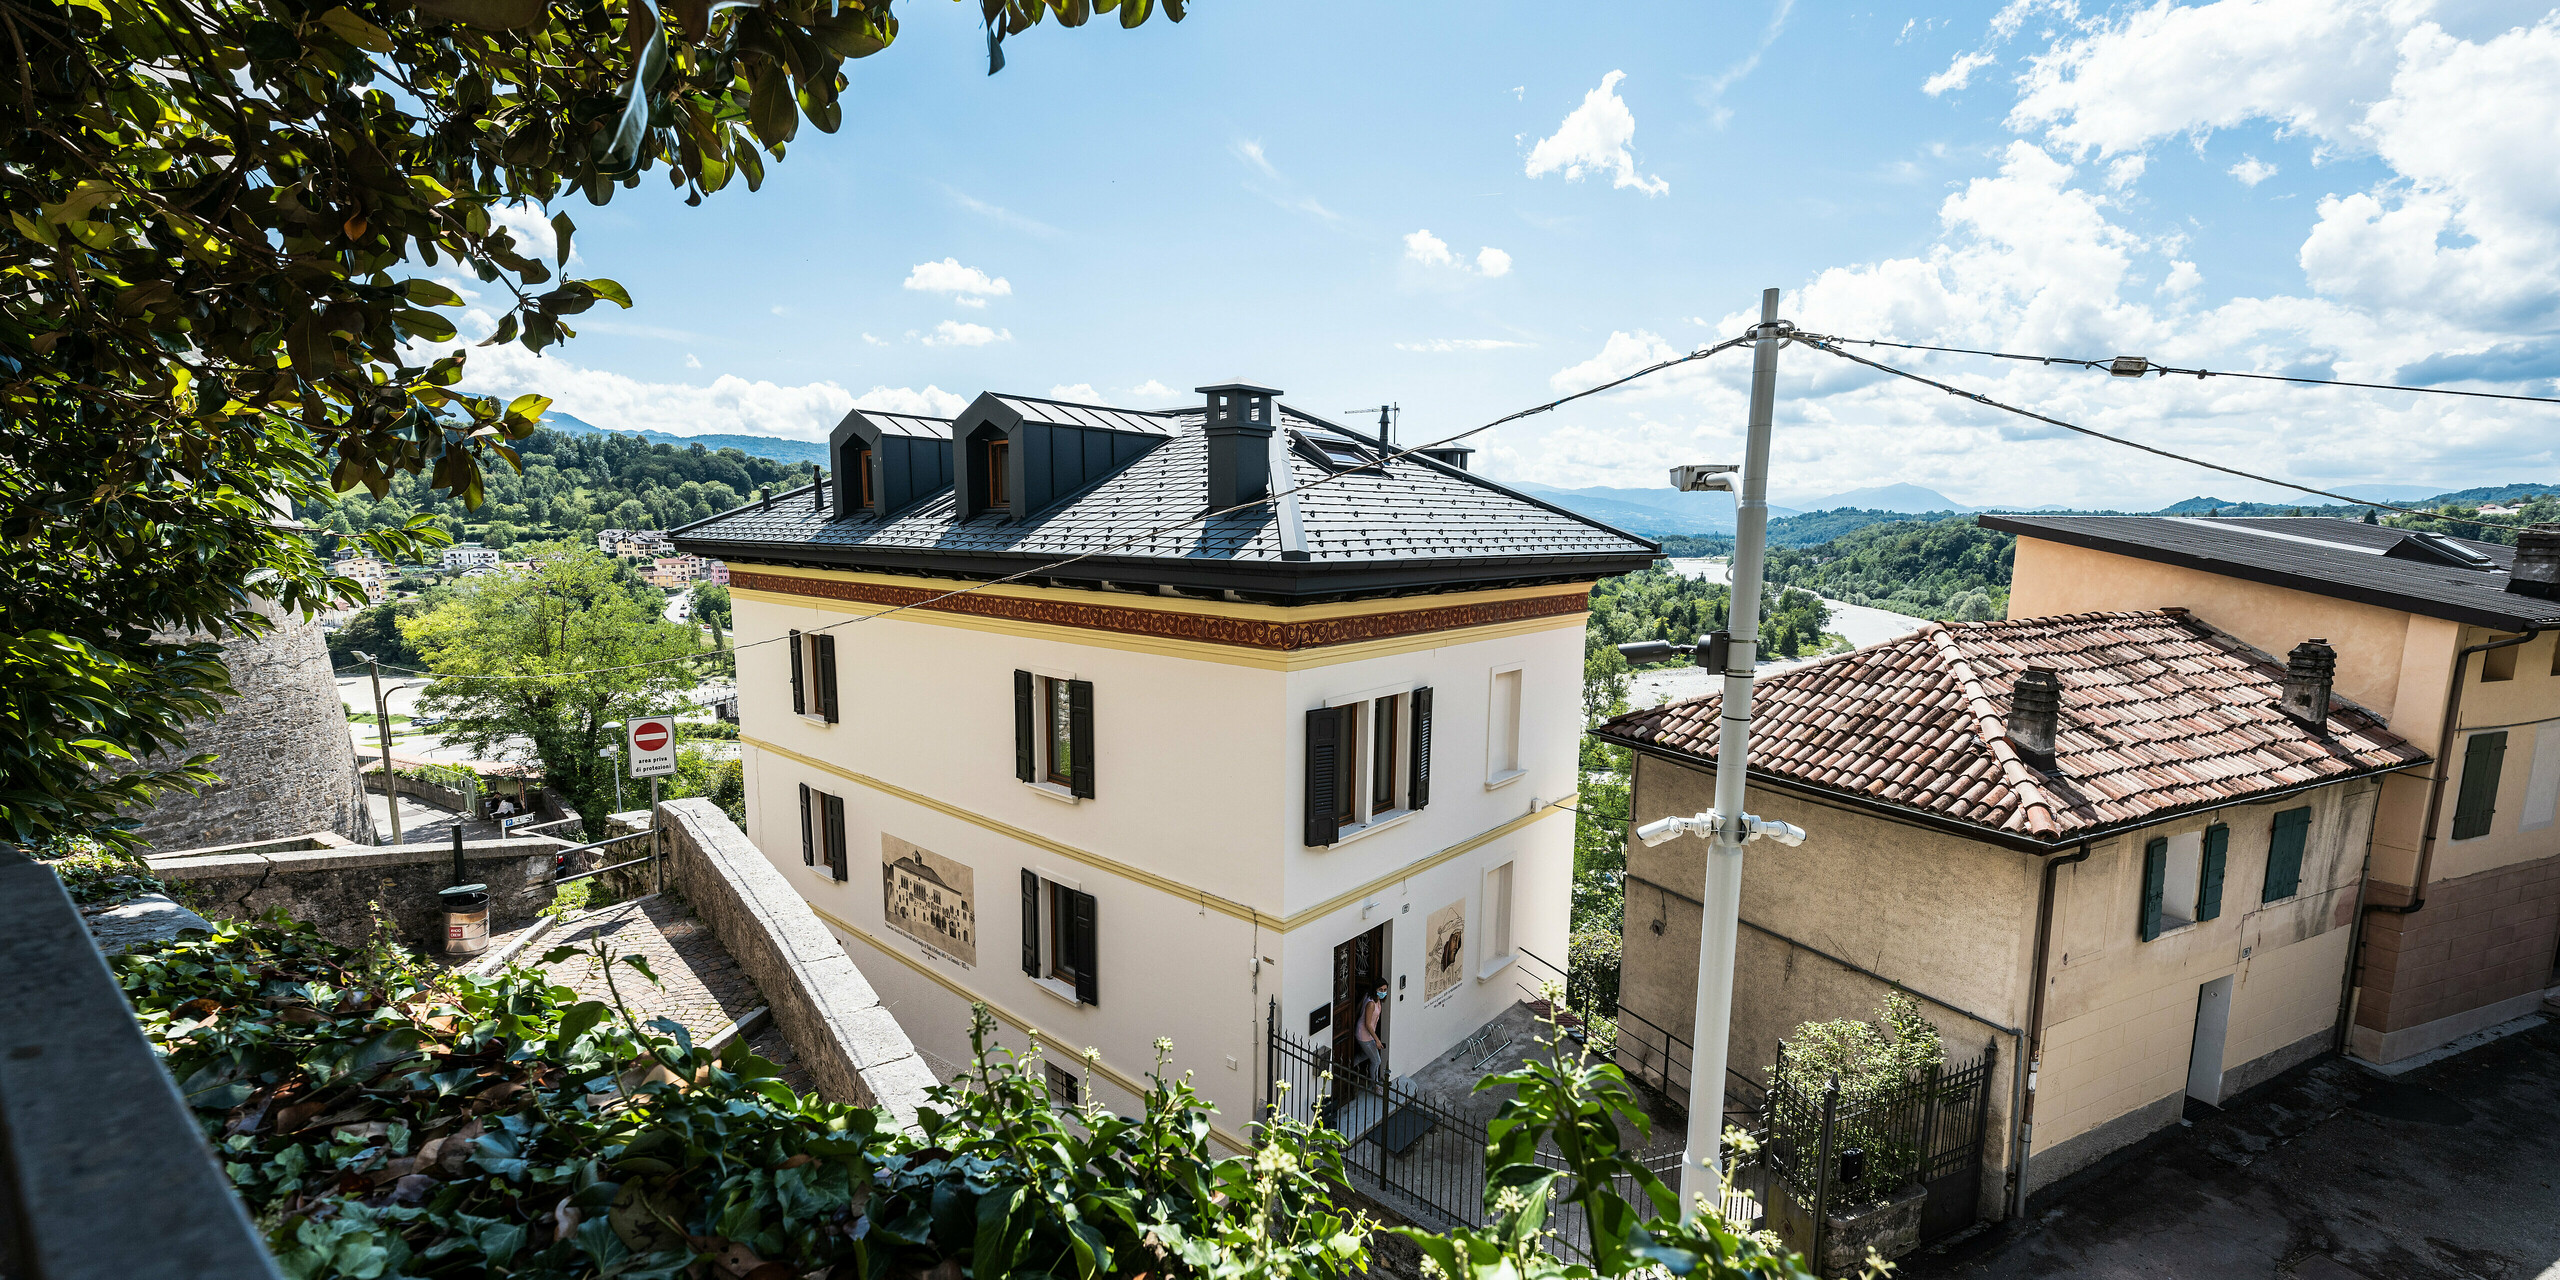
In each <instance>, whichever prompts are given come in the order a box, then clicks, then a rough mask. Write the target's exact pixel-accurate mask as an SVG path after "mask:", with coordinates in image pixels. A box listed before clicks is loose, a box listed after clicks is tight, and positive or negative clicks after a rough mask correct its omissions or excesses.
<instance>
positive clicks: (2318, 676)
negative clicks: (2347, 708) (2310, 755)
mask: <svg viewBox="0 0 2560 1280" xmlns="http://www.w3.org/2000/svg"><path fill="white" fill-rule="evenodd" d="M2337 674H2338V651H2337V650H2335V649H2332V648H2330V647H2329V642H2328V641H2326V640H2321V639H2316V638H2315V639H2310V640H2305V641H2303V642H2302V643H2300V644H2298V645H2295V646H2294V647H2293V652H2292V653H2290V654H2287V655H2285V662H2284V692H2283V693H2281V694H2279V695H2277V697H2276V708H2277V709H2278V710H2280V711H2282V712H2284V713H2285V714H2286V715H2289V716H2291V717H2293V718H2294V719H2296V720H2299V721H2301V722H2302V723H2304V724H2307V725H2309V726H2311V727H2312V728H2314V729H2318V728H2321V727H2323V726H2325V725H2327V724H2328V723H2329V685H2330V682H2331V681H2332V680H2334V679H2335V678H2336V677H2337Z"/></svg>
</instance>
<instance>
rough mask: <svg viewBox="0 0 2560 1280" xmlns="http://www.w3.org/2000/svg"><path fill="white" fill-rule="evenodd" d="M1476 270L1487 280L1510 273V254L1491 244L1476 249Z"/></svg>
mask: <svg viewBox="0 0 2560 1280" xmlns="http://www.w3.org/2000/svg"><path fill="white" fill-rule="evenodd" d="M1476 270H1477V271H1479V272H1482V273H1483V274H1484V278H1485V279H1487V280H1491V279H1494V278H1496V277H1499V276H1507V275H1510V274H1511V255H1510V254H1507V253H1504V252H1503V251H1502V250H1500V249H1496V248H1494V247H1493V246H1491V245H1487V246H1485V247H1484V248H1481V249H1478V250H1476Z"/></svg>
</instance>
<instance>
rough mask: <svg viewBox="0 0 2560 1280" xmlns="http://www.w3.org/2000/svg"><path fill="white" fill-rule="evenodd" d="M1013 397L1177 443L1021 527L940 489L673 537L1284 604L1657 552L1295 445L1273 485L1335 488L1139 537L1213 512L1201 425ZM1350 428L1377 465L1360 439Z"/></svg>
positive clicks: (1624, 537) (1536, 505)
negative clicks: (1225, 592) (1341, 466)
mask: <svg viewBox="0 0 2560 1280" xmlns="http://www.w3.org/2000/svg"><path fill="white" fill-rule="evenodd" d="M1005 400H1006V401H1007V403H1008V404H1009V405H1012V406H1014V407H1015V408H1017V410H1018V411H1020V412H1023V413H1026V414H1035V413H1036V414H1039V415H1042V416H1044V417H1045V418H1046V419H1047V420H1051V421H1069V419H1065V418H1062V417H1049V416H1048V415H1056V414H1060V413H1062V412H1063V411H1077V412H1080V413H1089V414H1093V415H1097V416H1096V418H1092V419H1081V420H1075V421H1076V422H1077V425H1087V426H1102V425H1105V422H1104V421H1103V420H1100V418H1099V415H1106V414H1107V415H1111V419H1110V420H1109V426H1110V429H1114V430H1127V429H1132V428H1130V427H1127V426H1123V425H1122V424H1123V423H1126V422H1130V421H1144V422H1147V423H1150V424H1153V425H1154V428H1155V429H1157V430H1163V431H1169V432H1171V433H1172V434H1171V435H1170V438H1168V439H1167V440H1166V441H1165V442H1164V443H1163V444H1161V445H1157V446H1155V447H1153V448H1150V449H1149V450H1148V451H1147V452H1146V453H1144V454H1142V455H1140V456H1139V457H1138V458H1137V459H1135V460H1134V461H1132V462H1130V463H1129V464H1128V465H1126V466H1124V467H1122V468H1121V469H1120V470H1118V471H1116V472H1113V473H1112V474H1110V475H1108V476H1105V477H1104V478H1102V479H1101V480H1099V481H1097V482H1095V483H1094V484H1092V485H1089V486H1087V487H1086V488H1084V489H1083V490H1081V491H1079V492H1077V493H1075V494H1074V495H1072V496H1070V497H1068V498H1067V499H1065V500H1064V501H1061V502H1059V503H1057V504H1055V505H1053V506H1051V507H1049V508H1048V509H1046V510H1043V511H1040V512H1038V513H1035V514H1033V515H1032V516H1030V517H1028V518H1027V519H1023V520H1019V521H1017V520H1013V519H1011V518H1008V517H1006V516H1003V515H1000V514H987V515H981V516H977V517H975V518H972V519H968V520H958V519H955V518H954V515H955V511H956V504H955V503H954V500H953V494H952V492H951V490H949V489H947V488H946V489H944V490H942V491H941V492H939V493H936V494H934V495H932V496H930V497H928V498H925V499H923V500H922V501H920V502H917V503H915V504H914V505H912V506H910V507H907V508H905V509H903V510H900V511H896V512H892V513H890V514H889V515H888V516H887V517H885V518H883V517H882V516H881V515H879V514H877V513H873V512H861V513H857V514H854V515H851V516H848V517H844V518H830V516H829V513H828V511H827V509H826V508H827V507H831V506H832V505H833V504H832V503H824V504H821V503H820V502H817V501H815V500H814V499H813V495H812V494H811V493H810V492H809V490H808V489H807V488H802V489H798V490H795V491H793V492H791V493H788V494H782V495H777V496H776V497H775V498H774V499H773V501H772V502H771V503H770V504H769V505H761V506H747V507H742V508H740V509H738V510H736V511H731V512H727V513H724V514H722V515H717V516H713V517H711V518H710V519H708V520H703V521H698V522H696V523H694V524H691V525H688V526H686V527H685V528H683V529H681V530H678V531H677V532H676V536H675V542H676V545H677V546H678V547H679V548H681V549H683V550H685V551H687V552H690V553H693V554H697V555H704V556H711V557H715V558H718V559H723V560H729V561H740V562H753V561H767V562H780V563H794V564H808V565H823V566H830V567H843V568H868V569H882V570H889V571H899V572H920V573H939V574H957V575H960V576H995V575H1001V574H1008V573H1016V572H1020V571H1021V570H1023V569H1025V568H1027V567H1030V566H1031V565H1033V564H1036V563H1038V562H1039V561H1042V560H1050V559H1059V558H1063V557H1067V556H1083V557H1086V558H1085V559H1081V560H1079V561H1078V562H1077V563H1075V564H1073V565H1071V566H1065V567H1062V568H1060V569H1059V570H1058V571H1057V572H1056V573H1055V574H1054V575H1050V576H1054V577H1058V578H1062V579H1084V580H1109V581H1115V582H1126V583H1132V584H1157V583H1163V584H1170V585H1174V586H1190V587H1200V588H1225V589H1232V590H1238V591H1245V592H1253V593H1260V594H1264V595H1278V596H1312V595H1331V594H1339V593H1343V592H1347V591H1370V590H1383V589H1392V588H1410V587H1416V586H1422V587H1428V586H1462V585H1468V584H1481V583H1490V582H1496V581H1513V580H1520V579H1532V578H1557V577H1597V576H1601V575H1605V574H1615V573H1626V572H1629V571H1632V570H1635V569H1640V568H1643V567H1644V566H1646V565H1648V564H1650V563H1652V561H1653V560H1654V558H1655V557H1656V556H1657V555H1658V554H1659V553H1660V548H1659V547H1657V546H1656V545H1655V544H1654V543H1651V542H1647V541H1645V540H1644V539H1642V538H1638V537H1635V536H1634V535H1632V534H1628V533H1624V532H1621V531H1619V530H1617V529H1613V528H1610V527H1609V526H1607V525H1605V524H1601V523H1599V522H1598V521H1595V520H1591V519H1589V518H1587V517H1584V516H1580V515H1576V514H1574V513H1573V512H1570V511H1566V510H1564V509H1562V508H1559V507H1555V506H1552V505H1549V504H1548V503H1545V502H1542V501H1540V500H1538V499H1536V498H1533V497H1530V496H1529V495H1527V494H1522V493H1517V492H1514V491H1513V490H1510V489H1508V488H1505V487H1503V486H1502V485H1500V484H1496V483H1494V482H1492V481H1490V480H1486V479H1485V478H1483V477H1481V476H1477V475H1474V474H1471V473H1469V472H1465V471H1461V470H1458V469H1456V468H1454V467H1450V466H1448V465H1446V464H1443V463H1439V462H1434V461H1430V460H1428V459H1424V458H1418V457H1414V458H1402V459H1398V460H1396V461H1394V462H1392V463H1385V464H1377V463H1372V464H1370V465H1368V466H1364V467H1361V468H1358V469H1356V470H1350V471H1342V472H1338V473H1337V472H1336V471H1335V470H1334V469H1333V468H1331V467H1327V466H1325V465H1323V464H1321V463H1319V462H1317V461H1315V460H1314V459H1311V458H1309V457H1307V456H1306V455H1305V454H1304V453H1302V452H1301V451H1299V450H1296V449H1275V450H1274V451H1273V452H1274V462H1275V465H1276V464H1279V462H1280V460H1281V459H1284V458H1285V459H1286V464H1285V465H1286V467H1287V468H1288V471H1287V474H1286V475H1275V477H1274V480H1275V485H1276V486H1277V487H1282V488H1287V487H1294V486H1299V485H1307V484H1311V483H1314V482H1316V481H1324V483H1322V484H1321V485H1318V486H1317V487H1315V488H1312V489H1308V490H1306V491H1305V492H1303V493H1299V494H1296V495H1294V496H1293V497H1290V498H1286V499H1283V500H1282V501H1281V502H1279V503H1276V504H1273V505H1272V506H1266V507H1262V508H1257V509H1254V510H1251V511H1246V512H1239V513H1236V514H1233V515H1226V516H1220V517H1217V518H1215V519H1212V520H1209V521H1206V522H1203V523H1196V524H1190V525H1185V526H1183V527H1181V528H1179V529H1176V530H1173V531H1171V532H1169V533H1163V534H1154V535H1152V536H1142V535H1149V534H1150V531H1152V530H1156V529H1159V528H1162V527H1163V526H1166V525H1170V524H1174V523H1176V522H1178V521H1180V520H1182V519H1183V518H1185V517H1188V516H1196V515H1199V514H1201V513H1203V512H1204V511H1206V509H1207V507H1208V492H1209V480H1208V457H1207V445H1206V440H1205V437H1204V436H1203V435H1202V433H1201V429H1200V415H1199V414H1197V413H1188V414H1183V415H1179V416H1175V415H1158V414H1141V413H1133V412H1130V411H1126V410H1110V409H1093V408H1091V407H1089V406H1076V405H1060V404H1058V403H1057V402H1054V401H1041V400H1031V399H1022V398H1017V397H1005ZM873 416H875V417H876V416H878V415H873ZM1285 418H1286V419H1294V420H1295V421H1294V422H1293V424H1292V425H1294V426H1296V427H1297V428H1298V429H1300V430H1306V429H1310V428H1313V427H1315V426H1317V425H1318V424H1321V423H1322V420H1321V419H1311V418H1309V417H1307V416H1306V415H1303V414H1288V415H1285ZM1324 425H1330V424H1324ZM1283 434H1284V435H1285V434H1286V431H1285V430H1284V432H1283ZM1341 434H1343V435H1345V436H1347V437H1349V438H1351V439H1354V440H1358V441H1361V442H1362V443H1363V444H1365V445H1367V447H1368V451H1369V456H1371V457H1375V456H1377V455H1378V453H1379V450H1378V449H1377V447H1376V445H1375V444H1374V443H1373V442H1370V441H1368V439H1367V437H1363V436H1359V435H1357V434H1356V433H1352V432H1342V433H1341ZM826 496H827V497H830V498H831V497H832V496H833V495H832V494H828V495H826ZM1133 539H1136V541H1132V540H1133ZM1124 543H1125V544H1127V545H1123V544H1124Z"/></svg>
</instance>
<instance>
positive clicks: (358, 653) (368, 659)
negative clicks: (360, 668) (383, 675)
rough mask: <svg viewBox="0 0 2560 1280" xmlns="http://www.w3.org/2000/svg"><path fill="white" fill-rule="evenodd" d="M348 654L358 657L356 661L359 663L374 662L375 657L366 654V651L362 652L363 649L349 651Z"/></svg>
mask: <svg viewBox="0 0 2560 1280" xmlns="http://www.w3.org/2000/svg"><path fill="white" fill-rule="evenodd" d="M347 652H349V653H352V654H354V655H355V656H356V661H358V662H371V661H373V655H372V654H370V653H366V652H365V651H364V650H362V649H349V650H347Z"/></svg>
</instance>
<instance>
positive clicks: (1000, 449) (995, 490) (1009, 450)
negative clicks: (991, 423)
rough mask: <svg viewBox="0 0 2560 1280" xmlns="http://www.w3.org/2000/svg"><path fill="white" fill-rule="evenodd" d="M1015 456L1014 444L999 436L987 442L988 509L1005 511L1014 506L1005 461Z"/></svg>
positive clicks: (1011, 486)
mask: <svg viewBox="0 0 2560 1280" xmlns="http://www.w3.org/2000/svg"><path fill="white" fill-rule="evenodd" d="M1012 455H1013V442H1012V441H1009V440H1006V439H1005V438H1004V437H1002V436H998V437H996V438H995V439H993V440H989V441H988V442H987V456H986V468H987V488H986V495H987V509H988V510H990V511H1000V510H1005V509H1007V508H1010V507H1012V506H1013V485H1012V481H1011V479H1010V478H1009V477H1007V476H1006V474H1005V461H1006V459H1008V458H1010V457H1011V456H1012Z"/></svg>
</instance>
